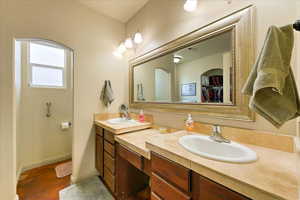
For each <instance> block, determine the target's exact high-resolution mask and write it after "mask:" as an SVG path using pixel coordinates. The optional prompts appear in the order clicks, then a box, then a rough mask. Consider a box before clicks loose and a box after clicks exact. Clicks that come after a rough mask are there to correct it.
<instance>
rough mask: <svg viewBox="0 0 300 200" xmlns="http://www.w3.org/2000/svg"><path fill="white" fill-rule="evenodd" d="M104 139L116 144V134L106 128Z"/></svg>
mask: <svg viewBox="0 0 300 200" xmlns="http://www.w3.org/2000/svg"><path fill="white" fill-rule="evenodd" d="M104 139H105V140H106V141H108V142H110V143H111V144H114V143H115V134H113V133H111V132H109V131H107V130H105V129H104Z"/></svg>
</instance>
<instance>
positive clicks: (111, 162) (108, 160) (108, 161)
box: [104, 152, 115, 174]
mask: <svg viewBox="0 0 300 200" xmlns="http://www.w3.org/2000/svg"><path fill="white" fill-rule="evenodd" d="M104 166H105V167H106V168H107V169H108V170H109V171H110V172H111V173H112V174H115V159H113V158H112V157H111V156H110V155H109V154H108V153H107V152H104Z"/></svg>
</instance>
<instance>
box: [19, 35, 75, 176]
mask: <svg viewBox="0 0 300 200" xmlns="http://www.w3.org/2000/svg"><path fill="white" fill-rule="evenodd" d="M21 43H22V48H21V49H22V53H21V55H20V57H22V59H21V60H22V62H21V63H22V64H21V63H20V64H21V66H20V67H18V68H21V69H20V73H21V75H22V77H21V82H19V81H18V82H16V85H17V86H19V85H21V87H20V88H21V95H20V97H19V98H17V99H20V100H19V101H17V105H19V107H18V109H17V111H19V112H17V132H16V137H17V144H18V145H17V173H20V172H21V170H23V171H24V170H27V169H31V168H34V167H37V166H41V165H45V164H47V163H49V162H55V161H58V160H63V159H68V158H71V153H72V129H68V130H64V131H62V130H61V129H60V123H61V122H72V119H73V77H72V76H73V67H72V61H73V57H72V52H71V51H70V50H69V49H65V51H66V61H67V62H66V66H65V72H66V79H65V81H66V88H65V89H56V88H37V87H30V86H29V84H30V82H29V77H30V76H29V73H30V69H29V65H28V63H29V60H28V54H29V52H28V49H29V48H28V46H29V42H28V41H22V42H21ZM17 66H18V65H16V67H17ZM18 72H19V71H18ZM16 74H19V73H17V71H16ZM18 88H19V87H18ZM18 93H20V92H18ZM46 102H51V103H52V106H51V109H50V111H51V116H50V117H49V118H48V117H46ZM72 123H73V122H72ZM17 175H18V174H17Z"/></svg>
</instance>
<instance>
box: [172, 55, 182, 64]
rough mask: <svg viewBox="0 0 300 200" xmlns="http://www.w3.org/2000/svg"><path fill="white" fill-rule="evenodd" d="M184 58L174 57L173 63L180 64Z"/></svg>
mask: <svg viewBox="0 0 300 200" xmlns="http://www.w3.org/2000/svg"><path fill="white" fill-rule="evenodd" d="M181 59H182V57H181V56H174V58H173V62H174V63H179V62H180V61H181Z"/></svg>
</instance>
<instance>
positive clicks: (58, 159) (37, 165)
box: [21, 154, 72, 173]
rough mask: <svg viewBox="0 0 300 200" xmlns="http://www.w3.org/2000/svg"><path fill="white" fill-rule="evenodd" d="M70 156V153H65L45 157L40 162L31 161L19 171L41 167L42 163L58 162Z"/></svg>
mask: <svg viewBox="0 0 300 200" xmlns="http://www.w3.org/2000/svg"><path fill="white" fill-rule="evenodd" d="M71 158H72V154H65V155H61V156H57V157H52V158H47V159H45V160H42V161H40V162H36V163H32V164H29V165H26V166H23V168H22V170H21V173H22V172H25V171H28V170H31V169H34V168H37V167H42V166H44V165H49V164H53V163H56V162H60V161H64V160H69V159H71Z"/></svg>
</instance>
